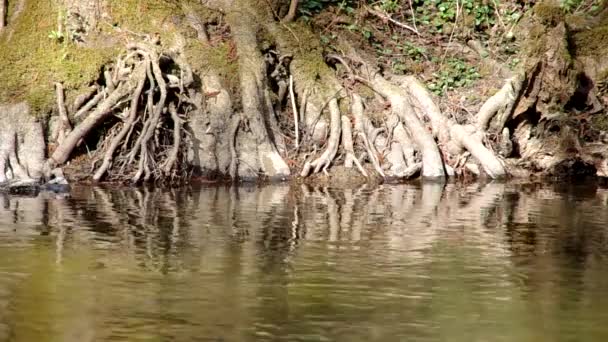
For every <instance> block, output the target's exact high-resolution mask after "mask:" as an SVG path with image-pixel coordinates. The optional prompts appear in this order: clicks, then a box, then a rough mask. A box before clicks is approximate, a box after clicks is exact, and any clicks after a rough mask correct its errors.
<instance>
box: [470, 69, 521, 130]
mask: <svg viewBox="0 0 608 342" xmlns="http://www.w3.org/2000/svg"><path fill="white" fill-rule="evenodd" d="M523 82H524V78H523V75H517V76H514V77H512V78H510V79H509V80H507V82H506V83H505V85H504V86H503V87H502V88H501V89H500V90H499V91H498V92H497V93H496V94H494V95H492V96H491V97H490V98H489V99H488V100H486V102H485V103H484V104H483V105H482V106H481V108H480V109H479V112H478V113H477V129H478V130H480V131H482V132H485V131H486V130H487V129H488V126H489V125H490V122H491V121H492V119H493V118H494V117H495V116H496V115H497V113H499V112H501V114H500V115H499V118H498V120H499V123H498V125H497V128H498V130H499V131H501V130H502V128H503V127H504V125H505V123H506V121H507V120H508V119H509V117H510V116H511V114H512V112H513V109H514V107H515V104H516V103H517V99H518V98H519V95H520V92H521V89H522V86H523Z"/></svg>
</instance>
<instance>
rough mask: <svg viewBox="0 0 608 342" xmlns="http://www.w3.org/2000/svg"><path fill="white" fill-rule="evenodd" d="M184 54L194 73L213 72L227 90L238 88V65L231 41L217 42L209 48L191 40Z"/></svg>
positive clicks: (202, 43)
mask: <svg viewBox="0 0 608 342" xmlns="http://www.w3.org/2000/svg"><path fill="white" fill-rule="evenodd" d="M185 54H186V58H187V59H188V63H190V65H191V66H192V68H193V70H194V72H196V73H200V74H204V73H205V72H206V71H208V70H213V71H214V72H216V73H218V75H219V76H220V78H221V79H222V80H223V81H224V82H225V84H224V86H225V87H226V88H227V89H235V88H237V87H238V82H239V74H238V63H237V62H236V50H235V47H234V43H232V41H224V42H219V43H216V44H215V45H213V46H211V45H209V44H207V43H205V42H201V41H199V40H197V39H191V40H189V41H188V45H187V46H186V49H185Z"/></svg>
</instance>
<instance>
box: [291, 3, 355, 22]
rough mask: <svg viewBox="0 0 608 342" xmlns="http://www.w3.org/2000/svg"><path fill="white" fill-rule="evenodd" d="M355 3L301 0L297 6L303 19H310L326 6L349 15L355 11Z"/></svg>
mask: <svg viewBox="0 0 608 342" xmlns="http://www.w3.org/2000/svg"><path fill="white" fill-rule="evenodd" d="M355 3H356V1H355V0H303V1H300V2H299V4H298V11H299V12H300V15H301V16H302V17H304V19H308V18H310V17H312V16H313V15H315V14H317V13H319V12H321V11H322V10H323V9H324V8H326V7H328V6H337V7H338V8H339V9H340V10H343V11H345V12H346V13H349V14H350V13H353V12H354V11H355Z"/></svg>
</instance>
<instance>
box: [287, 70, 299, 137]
mask: <svg viewBox="0 0 608 342" xmlns="http://www.w3.org/2000/svg"><path fill="white" fill-rule="evenodd" d="M289 97H290V98H291V109H292V110H293V121H294V123H295V131H296V148H299V147H300V144H299V141H300V124H299V122H298V121H300V120H299V116H298V106H297V105H296V95H295V93H294V91H293V76H292V75H289Z"/></svg>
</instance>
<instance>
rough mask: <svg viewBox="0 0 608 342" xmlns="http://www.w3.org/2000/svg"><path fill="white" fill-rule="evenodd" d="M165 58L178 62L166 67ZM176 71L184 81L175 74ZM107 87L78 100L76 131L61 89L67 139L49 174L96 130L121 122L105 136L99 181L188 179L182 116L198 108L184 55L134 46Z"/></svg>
mask: <svg viewBox="0 0 608 342" xmlns="http://www.w3.org/2000/svg"><path fill="white" fill-rule="evenodd" d="M170 56H172V57H170ZM161 59H165V60H169V61H172V62H173V63H172V64H171V63H167V62H165V61H163V63H162V65H163V67H161V63H160V61H161ZM178 60H179V61H178ZM176 69H177V70H179V75H180V76H176V75H174V74H172V73H170V72H171V70H176ZM104 82H105V84H103V85H99V86H98V87H95V88H93V89H95V92H96V93H90V92H88V93H86V94H83V95H82V96H79V97H78V98H77V100H76V102H77V103H75V105H74V106H73V109H72V110H73V111H76V112H75V113H74V115H73V117H72V120H74V121H76V122H77V124H76V125H75V126H74V128H73V129H72V130H71V131H70V130H69V127H70V126H71V125H70V121H69V117H68V113H67V112H66V109H65V104H64V101H63V96H62V95H63V89H62V88H61V86H60V85H59V84H58V85H57V98H58V100H57V101H58V107H59V114H60V119H61V127H60V132H63V134H64V135H65V137H64V138H63V139H58V141H57V142H58V147H57V148H56V149H55V151H54V152H53V154H52V155H51V156H50V158H49V159H48V160H47V163H46V164H47V166H46V168H47V170H50V169H52V168H54V167H55V166H56V165H61V164H64V163H65V162H66V161H67V160H68V159H69V158H70V156H71V155H72V154H73V152H74V150H75V149H76V148H77V147H78V146H79V145H80V143H81V142H82V141H83V140H84V139H86V138H87V137H88V135H89V134H90V133H91V132H92V131H93V129H94V128H95V127H97V126H99V125H101V124H102V123H106V122H108V119H110V118H112V117H117V118H118V119H119V121H118V123H116V124H114V125H113V126H112V127H111V128H110V129H109V130H108V133H107V134H106V135H105V136H102V137H101V140H100V142H99V146H98V149H97V150H96V151H95V153H94V159H95V160H101V165H100V166H99V167H97V168H96V170H95V173H94V175H93V180H95V181H99V180H101V179H102V178H103V177H104V176H105V177H107V179H108V180H113V181H125V180H129V179H130V180H132V181H134V182H138V181H140V180H142V179H143V180H145V181H148V180H155V181H159V180H166V179H174V178H177V179H184V178H185V176H186V175H187V173H188V167H187V164H186V161H185V158H182V157H181V156H185V154H186V153H185V151H184V149H185V147H184V145H185V144H183V143H182V142H183V140H184V137H185V136H186V133H185V128H184V127H183V126H184V125H183V122H184V119H182V118H181V116H187V115H188V113H189V111H190V110H191V108H192V104H191V102H192V101H191V100H190V99H189V97H188V96H187V94H185V91H186V90H187V89H188V87H190V86H191V84H192V75H191V71H190V70H189V67H188V66H187V65H185V64H184V61H183V60H181V59H179V53H176V52H175V51H169V52H167V53H159V52H158V51H157V47H156V46H153V45H147V44H135V43H133V44H129V45H128V46H127V52H126V53H125V54H124V55H123V56H121V57H120V58H119V61H118V63H117V64H116V65H114V66H111V68H107V69H106V71H105V72H104ZM145 89H147V91H146V92H144V90H145ZM87 98H88V99H89V100H88V102H86V101H87V100H86V99H87ZM85 102H86V103H85ZM59 136H61V135H59ZM93 164H94V166H95V162H94V163H93Z"/></svg>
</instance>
